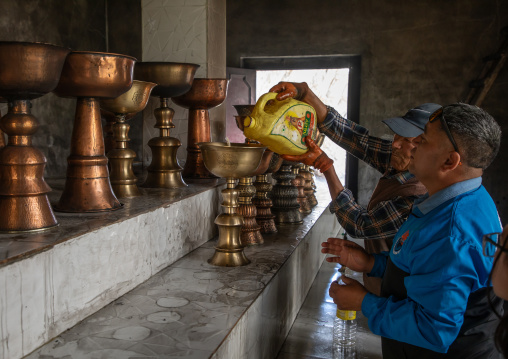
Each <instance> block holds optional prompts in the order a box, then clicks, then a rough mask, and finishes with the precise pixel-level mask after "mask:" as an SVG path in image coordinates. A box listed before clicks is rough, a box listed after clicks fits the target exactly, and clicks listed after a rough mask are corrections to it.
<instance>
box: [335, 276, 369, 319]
mask: <svg viewBox="0 0 508 359" xmlns="http://www.w3.org/2000/svg"><path fill="white" fill-rule="evenodd" d="M341 279H342V281H343V282H344V284H338V283H337V282H332V284H331V285H330V289H329V290H328V294H329V295H330V297H332V298H333V302H334V303H335V304H337V308H339V309H341V310H356V311H360V310H362V302H363V298H364V297H365V295H366V294H367V293H368V291H367V289H365V287H364V286H363V285H361V284H360V283H359V282H357V281H356V280H354V279H351V278H348V277H344V276H342V278H341Z"/></svg>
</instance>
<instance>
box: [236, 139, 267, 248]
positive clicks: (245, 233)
mask: <svg viewBox="0 0 508 359" xmlns="http://www.w3.org/2000/svg"><path fill="white" fill-rule="evenodd" d="M272 156H273V152H272V151H270V150H269V149H266V150H265V152H264V153H263V157H262V159H261V163H260V164H259V166H258V168H257V169H256V170H255V171H254V172H253V173H252V174H251V175H250V176H247V177H242V178H241V179H240V181H239V183H238V185H237V186H236V189H237V190H238V191H239V192H240V194H239V200H238V201H239V203H240V207H239V208H238V214H240V215H242V216H243V219H244V223H243V225H242V229H241V232H240V233H241V234H240V240H241V241H242V244H243V245H245V246H252V245H257V244H263V243H264V239H263V236H262V235H261V226H260V225H259V224H258V223H257V215H258V212H257V208H256V205H255V204H254V203H253V201H252V197H254V195H255V194H256V187H255V186H254V185H253V184H252V176H257V175H260V174H263V173H265V172H266V171H267V170H268V166H269V165H270V162H271V159H272Z"/></svg>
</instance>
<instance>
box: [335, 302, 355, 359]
mask: <svg viewBox="0 0 508 359" xmlns="http://www.w3.org/2000/svg"><path fill="white" fill-rule="evenodd" d="M333 358H334V359H353V358H356V312H355V311H354V310H340V309H337V314H336V316H335V319H334V321H333Z"/></svg>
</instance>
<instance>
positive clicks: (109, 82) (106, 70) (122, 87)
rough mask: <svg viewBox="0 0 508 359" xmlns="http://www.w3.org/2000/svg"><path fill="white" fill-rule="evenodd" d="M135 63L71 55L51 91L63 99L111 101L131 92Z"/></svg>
mask: <svg viewBox="0 0 508 359" xmlns="http://www.w3.org/2000/svg"><path fill="white" fill-rule="evenodd" d="M135 62H136V59H135V58H134V57H131V56H127V55H120V54H110V53H106V52H91V51H72V52H71V53H70V54H69V55H68V56H67V59H66V61H65V64H64V68H63V70H62V77H61V78H60V82H59V83H58V86H57V87H56V88H55V90H54V91H53V92H54V93H55V94H57V95H58V96H62V97H91V98H114V97H117V96H120V95H121V94H123V93H124V92H125V91H127V90H128V89H130V88H131V86H132V79H133V70H134V63H135Z"/></svg>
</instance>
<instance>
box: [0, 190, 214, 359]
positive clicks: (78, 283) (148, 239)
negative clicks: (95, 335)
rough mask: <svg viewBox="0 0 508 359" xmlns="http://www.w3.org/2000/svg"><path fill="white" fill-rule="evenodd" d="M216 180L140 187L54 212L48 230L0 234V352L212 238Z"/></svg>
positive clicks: (24, 347)
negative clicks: (80, 210) (79, 210)
mask: <svg viewBox="0 0 508 359" xmlns="http://www.w3.org/2000/svg"><path fill="white" fill-rule="evenodd" d="M220 183H223V182H219V185H217V183H215V185H212V186H210V187H208V188H203V187H202V186H201V187H200V186H197V187H195V188H194V190H193V189H191V188H186V189H182V190H180V191H179V194H176V193H173V195H171V194H169V193H168V192H171V191H165V192H163V191H161V190H157V189H153V190H146V189H143V192H144V193H145V196H143V197H138V198H136V199H123V200H122V202H124V208H122V209H121V210H118V211H114V212H111V213H101V214H93V215H79V214H58V213H57V218H58V220H59V222H60V226H59V227H57V228H55V229H54V230H51V231H47V232H41V233H39V234H38V233H35V234H23V235H0V242H2V243H4V244H5V246H6V247H5V248H4V249H3V250H2V255H3V256H5V257H6V259H5V260H4V264H3V265H2V266H0V286H1V287H2V288H3V290H2V291H1V292H0V358H19V357H22V356H24V355H27V354H29V353H30V352H31V351H33V350H34V349H36V348H37V347H39V346H40V345H42V344H44V343H46V342H47V341H49V340H51V339H52V338H54V337H56V336H57V335H59V334H60V333H61V332H63V331H65V330H66V329H68V328H70V327H72V326H74V325H75V324H77V323H78V322H80V321H81V320H83V319H84V318H86V317H88V316H89V315H91V314H92V313H94V312H96V311H97V310H99V309H101V308H102V307H104V306H105V305H107V304H108V303H110V302H111V301H113V300H115V299H117V298H118V297H120V296H122V295H123V294H125V293H127V292H128V291H129V290H131V289H133V288H134V287H136V286H137V285H139V284H140V283H142V282H144V281H146V280H147V279H148V278H150V277H152V276H153V275H154V274H155V273H157V272H159V271H160V270H161V269H163V268H165V267H167V266H168V265H170V264H172V263H173V262H175V261H177V260H178V259H179V258H181V257H182V256H184V255H186V254H187V253H189V252H191V251H192V250H194V249H196V248H198V247H199V246H201V245H202V244H203V243H205V242H206V241H208V240H209V239H210V238H213V237H214V236H215V235H216V233H217V229H216V226H215V224H214V223H213V221H214V218H215V217H216V216H217V214H218V207H219V203H220V201H219V199H220V189H221V188H223V184H220ZM163 193H165V194H163ZM54 195H55V194H53V195H52V196H54ZM20 246H21V247H22V249H23V250H24V252H20V253H18V254H17V255H16V256H15V257H12V258H9V256H10V253H9V248H14V249H16V250H17V249H18V248H19V247H20ZM32 248H37V251H35V249H34V250H33V251H32V250H31V249H32ZM33 252H35V253H33Z"/></svg>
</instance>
